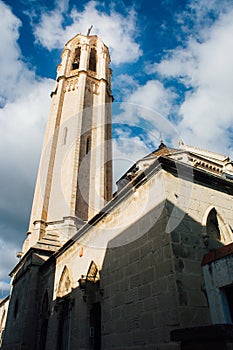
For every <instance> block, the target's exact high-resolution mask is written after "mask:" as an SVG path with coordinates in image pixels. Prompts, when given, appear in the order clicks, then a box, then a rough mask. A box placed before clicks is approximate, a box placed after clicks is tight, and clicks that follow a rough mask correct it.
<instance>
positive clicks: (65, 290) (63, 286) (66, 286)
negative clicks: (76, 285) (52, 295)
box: [57, 266, 72, 297]
mask: <svg viewBox="0 0 233 350" xmlns="http://www.w3.org/2000/svg"><path fill="white" fill-rule="evenodd" d="M71 291H72V288H71V280H70V274H69V270H68V268H67V267H66V266H65V267H64V269H63V272H62V275H61V278H60V282H59V286H58V293H57V294H58V297H63V296H64V295H67V294H69V293H70V292H71Z"/></svg>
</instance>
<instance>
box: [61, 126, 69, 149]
mask: <svg viewBox="0 0 233 350" xmlns="http://www.w3.org/2000/svg"><path fill="white" fill-rule="evenodd" d="M67 133H68V129H67V127H65V128H64V129H63V135H62V145H65V144H66V140H67Z"/></svg>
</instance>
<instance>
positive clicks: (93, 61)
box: [89, 48, 96, 72]
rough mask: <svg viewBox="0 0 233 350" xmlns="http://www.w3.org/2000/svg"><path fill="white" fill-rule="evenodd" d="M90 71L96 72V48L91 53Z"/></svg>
mask: <svg viewBox="0 0 233 350" xmlns="http://www.w3.org/2000/svg"><path fill="white" fill-rule="evenodd" d="M89 69H90V70H92V71H93V72H96V49H94V48H92V49H91V52H90V59H89Z"/></svg>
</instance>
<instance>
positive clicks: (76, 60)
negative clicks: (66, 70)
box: [72, 47, 81, 69]
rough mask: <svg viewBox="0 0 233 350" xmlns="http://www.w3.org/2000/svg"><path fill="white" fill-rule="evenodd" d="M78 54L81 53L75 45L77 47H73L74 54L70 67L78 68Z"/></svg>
mask: <svg viewBox="0 0 233 350" xmlns="http://www.w3.org/2000/svg"><path fill="white" fill-rule="evenodd" d="M80 54H81V48H80V47H77V49H75V56H74V61H73V63H72V69H79V63H80Z"/></svg>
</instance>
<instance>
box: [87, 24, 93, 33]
mask: <svg viewBox="0 0 233 350" xmlns="http://www.w3.org/2000/svg"><path fill="white" fill-rule="evenodd" d="M92 28H93V25H91V26H90V28H89V29H88V31H87V36H89V35H90V33H91V30H92Z"/></svg>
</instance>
